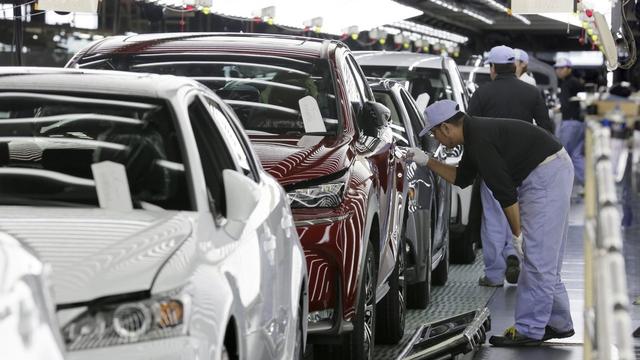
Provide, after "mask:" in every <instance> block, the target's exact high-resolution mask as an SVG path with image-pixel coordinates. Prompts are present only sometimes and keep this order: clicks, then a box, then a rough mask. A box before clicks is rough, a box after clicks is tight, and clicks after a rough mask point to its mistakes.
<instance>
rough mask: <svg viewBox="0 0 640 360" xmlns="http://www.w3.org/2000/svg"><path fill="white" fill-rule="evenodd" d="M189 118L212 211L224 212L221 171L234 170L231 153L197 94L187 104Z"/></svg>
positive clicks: (224, 203)
mask: <svg viewBox="0 0 640 360" xmlns="http://www.w3.org/2000/svg"><path fill="white" fill-rule="evenodd" d="M188 114H189V121H190V123H191V127H192V129H193V135H194V138H195V139H196V145H197V146H198V153H199V154H200V162H201V163H202V171H203V173H204V178H205V183H206V185H207V193H208V196H209V199H208V200H209V204H212V205H213V206H212V207H213V208H212V209H211V212H212V213H214V214H216V215H222V216H224V215H225V214H226V199H225V193H224V183H223V180H222V171H223V170H225V169H232V170H236V167H235V164H234V162H233V158H232V157H231V153H229V150H228V149H227V145H226V143H225V141H224V138H223V137H222V134H221V133H220V131H219V130H218V127H217V126H216V124H215V122H214V121H213V119H212V118H211V115H210V113H209V111H208V109H207V107H206V106H205V104H203V103H202V101H201V100H200V97H199V96H195V97H194V98H193V100H192V101H191V103H190V104H189V107H188Z"/></svg>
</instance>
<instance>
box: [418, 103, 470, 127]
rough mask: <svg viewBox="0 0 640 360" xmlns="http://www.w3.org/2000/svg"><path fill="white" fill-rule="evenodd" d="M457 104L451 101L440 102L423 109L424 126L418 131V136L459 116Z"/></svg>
mask: <svg viewBox="0 0 640 360" xmlns="http://www.w3.org/2000/svg"><path fill="white" fill-rule="evenodd" d="M460 113H461V112H460V107H459V106H458V103H457V102H455V101H453V100H440V101H436V102H434V103H433V104H431V105H429V106H427V108H426V109H424V119H425V124H426V126H425V127H424V129H422V131H420V134H419V136H424V135H425V134H426V133H428V132H429V131H431V129H433V128H434V127H436V126H438V125H440V124H441V123H443V122H445V121H447V120H450V119H452V118H454V117H456V116H457V115H458V114H460Z"/></svg>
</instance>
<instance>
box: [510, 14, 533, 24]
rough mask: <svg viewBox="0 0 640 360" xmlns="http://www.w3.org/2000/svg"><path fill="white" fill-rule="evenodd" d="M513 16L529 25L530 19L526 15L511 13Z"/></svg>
mask: <svg viewBox="0 0 640 360" xmlns="http://www.w3.org/2000/svg"><path fill="white" fill-rule="evenodd" d="M512 16H513V17H514V18H516V19H518V20H520V21H522V22H523V23H525V24H527V25H531V21H529V19H527V18H526V17H524V16H522V15H518V14H513V15H512Z"/></svg>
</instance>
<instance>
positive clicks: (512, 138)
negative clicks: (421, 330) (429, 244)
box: [405, 83, 574, 346]
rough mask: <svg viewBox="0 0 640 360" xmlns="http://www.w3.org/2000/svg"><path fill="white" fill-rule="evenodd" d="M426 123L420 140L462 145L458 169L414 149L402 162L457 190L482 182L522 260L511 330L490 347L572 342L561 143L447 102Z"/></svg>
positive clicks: (567, 176) (569, 173)
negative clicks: (426, 137)
mask: <svg viewBox="0 0 640 360" xmlns="http://www.w3.org/2000/svg"><path fill="white" fill-rule="evenodd" d="M523 84H524V83H523ZM525 85H526V84H525ZM527 86H528V85H527ZM425 119H426V121H425V122H426V127H425V128H424V129H423V130H422V131H421V132H420V136H424V135H425V134H426V133H427V132H430V134H431V135H433V136H434V137H435V138H436V139H437V140H438V141H439V142H440V143H441V144H443V145H444V146H446V147H448V148H452V147H454V146H457V145H464V154H463V155H462V160H461V161H460V163H459V165H458V167H455V166H451V165H447V164H444V163H441V162H439V161H437V160H435V159H432V158H430V157H429V155H427V154H426V153H425V152H424V151H422V150H421V149H419V148H411V149H409V150H408V151H407V154H406V155H405V156H406V159H407V160H412V161H414V162H415V163H416V164H417V165H419V166H427V167H428V168H429V169H431V170H432V171H434V172H435V173H437V174H438V175H440V176H441V177H442V178H444V179H445V180H446V181H448V182H450V183H452V184H455V185H457V186H460V187H462V188H464V187H467V186H469V185H471V184H472V183H473V181H474V179H475V178H476V176H477V175H480V177H482V179H483V180H484V182H485V183H486V184H487V187H488V188H489V189H490V190H491V192H492V193H493V194H494V195H495V197H496V199H497V200H498V201H499V203H500V206H501V207H502V209H503V213H504V215H505V216H506V218H507V220H508V223H509V227H510V230H511V239H512V242H513V248H514V249H515V250H516V252H517V254H518V256H519V257H520V258H521V259H522V264H523V266H522V273H521V274H520V280H519V284H518V287H517V290H516V311H515V326H513V327H510V328H508V329H507V331H505V333H504V336H492V337H491V339H490V340H489V342H490V343H491V344H493V345H494V346H535V345H540V344H541V343H542V342H543V341H545V340H549V339H551V338H566V337H570V336H573V335H574V330H573V322H572V319H571V313H570V308H569V297H568V295H567V290H566V288H565V286H564V284H563V283H562V280H561V278H560V271H561V267H562V261H563V257H564V251H565V245H566V242H567V235H568V229H569V206H570V199H571V189H572V185H573V180H572V178H573V165H572V164H571V159H570V158H569V155H568V154H567V152H566V151H565V150H564V148H563V147H562V144H560V142H559V141H558V140H557V138H556V137H554V136H553V135H552V134H550V133H549V132H548V131H545V130H543V129H541V128H539V127H537V126H534V125H532V124H527V123H525V122H524V121H519V120H511V119H495V118H484V119H480V118H475V117H473V116H469V115H467V114H465V113H463V112H461V111H459V110H458V105H457V104H456V103H455V102H454V101H451V100H441V101H438V102H435V103H434V104H432V105H430V106H429V107H427V109H426V110H425Z"/></svg>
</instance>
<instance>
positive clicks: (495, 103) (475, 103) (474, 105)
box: [467, 74, 554, 133]
mask: <svg viewBox="0 0 640 360" xmlns="http://www.w3.org/2000/svg"><path fill="white" fill-rule="evenodd" d="M467 113H468V114H469V115H471V116H482V117H492V118H508V119H518V120H524V121H526V122H529V123H533V119H535V120H536V123H537V124H538V126H540V127H541V128H543V129H545V130H547V131H549V132H552V133H553V128H554V123H553V122H552V121H551V119H549V111H548V110H547V105H546V104H545V102H544V99H543V98H542V95H541V94H540V91H539V90H538V88H537V87H535V86H533V85H530V84H527V83H525V82H524V81H522V80H520V79H518V78H517V77H516V75H515V74H500V75H498V76H497V77H496V79H495V80H493V81H492V82H489V83H486V84H484V85H482V86H481V87H480V88H479V89H478V90H476V92H474V93H473V96H472V97H471V101H470V102H469V109H468V110H467Z"/></svg>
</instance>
